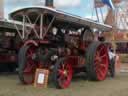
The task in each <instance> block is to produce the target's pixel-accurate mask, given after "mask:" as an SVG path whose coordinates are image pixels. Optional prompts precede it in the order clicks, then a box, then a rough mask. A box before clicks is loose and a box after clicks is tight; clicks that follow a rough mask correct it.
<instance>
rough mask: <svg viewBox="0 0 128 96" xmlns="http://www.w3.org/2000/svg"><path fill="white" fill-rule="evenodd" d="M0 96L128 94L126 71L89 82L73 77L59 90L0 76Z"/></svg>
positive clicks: (9, 76) (121, 95)
mask: <svg viewBox="0 0 128 96" xmlns="http://www.w3.org/2000/svg"><path fill="white" fill-rule="evenodd" d="M0 96H128V73H120V74H118V75H117V76H116V77H115V78H114V79H112V78H107V79H106V80H105V81H102V82H91V81H87V80H84V79H83V78H76V77H75V78H74V79H73V81H72V84H71V86H70V87H69V88H68V89H64V90H59V89H56V88H55V87H54V86H53V85H52V84H49V86H48V88H46V89H43V88H35V87H33V86H32V85H30V86H25V85H21V84H20V83H19V81H18V77H17V75H7V74H6V75H5V74H4V75H1V76H0Z"/></svg>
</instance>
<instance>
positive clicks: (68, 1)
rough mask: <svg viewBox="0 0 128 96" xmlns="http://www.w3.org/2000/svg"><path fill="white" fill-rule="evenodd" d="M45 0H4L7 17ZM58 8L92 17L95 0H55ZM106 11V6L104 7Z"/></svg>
mask: <svg viewBox="0 0 128 96" xmlns="http://www.w3.org/2000/svg"><path fill="white" fill-rule="evenodd" d="M44 1H45V0H4V2H5V9H4V10H5V17H6V18H7V16H8V14H9V13H10V12H12V11H14V10H16V9H19V8H23V7H27V6H43V5H44ZM54 1H55V2H54V3H55V4H54V5H55V7H56V9H59V10H63V11H65V12H68V13H71V14H74V15H78V16H82V17H91V15H92V12H93V0H54ZM103 12H105V8H104V9H103ZM94 14H95V13H94Z"/></svg>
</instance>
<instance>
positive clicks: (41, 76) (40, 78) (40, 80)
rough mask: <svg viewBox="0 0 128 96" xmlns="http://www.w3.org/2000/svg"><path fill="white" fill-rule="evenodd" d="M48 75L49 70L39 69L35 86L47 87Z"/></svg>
mask: <svg viewBox="0 0 128 96" xmlns="http://www.w3.org/2000/svg"><path fill="white" fill-rule="evenodd" d="M48 75H49V70H46V69H37V70H36V74H35V81H34V86H35V87H43V88H46V87H47V85H48Z"/></svg>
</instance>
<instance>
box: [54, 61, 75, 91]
mask: <svg viewBox="0 0 128 96" xmlns="http://www.w3.org/2000/svg"><path fill="white" fill-rule="evenodd" d="M53 75H54V81H55V85H56V87H57V88H60V89H64V88H67V87H69V85H70V83H71V80H72V75H73V69H72V65H71V64H70V63H69V62H67V61H66V59H65V58H60V59H59V60H58V61H57V63H56V64H55V68H54V74H53Z"/></svg>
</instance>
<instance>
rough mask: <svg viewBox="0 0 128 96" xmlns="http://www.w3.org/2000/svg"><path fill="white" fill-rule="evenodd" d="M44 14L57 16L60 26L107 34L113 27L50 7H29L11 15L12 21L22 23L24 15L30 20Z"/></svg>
mask: <svg viewBox="0 0 128 96" xmlns="http://www.w3.org/2000/svg"><path fill="white" fill-rule="evenodd" d="M44 13H47V14H51V15H53V16H55V21H54V24H55V25H56V24H57V25H58V24H59V25H60V26H65V25H67V24H70V25H71V26H72V27H74V28H81V27H86V26H89V27H91V28H96V29H98V30H100V31H105V32H107V31H110V30H111V29H112V26H109V25H106V24H102V23H99V22H95V21H93V20H90V19H87V18H82V17H79V16H75V15H71V14H69V13H65V12H63V11H60V10H56V9H53V8H48V7H27V8H23V9H20V10H16V11H14V12H12V13H11V14H10V19H13V20H16V21H21V22H22V20H23V15H27V16H29V18H35V19H36V18H37V16H38V15H41V14H44Z"/></svg>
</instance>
